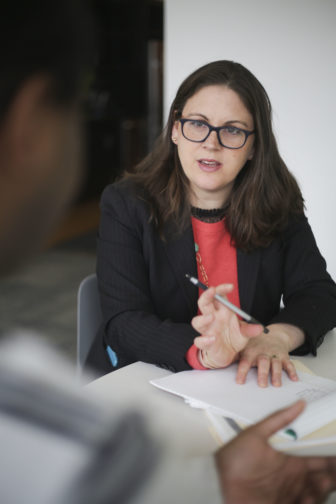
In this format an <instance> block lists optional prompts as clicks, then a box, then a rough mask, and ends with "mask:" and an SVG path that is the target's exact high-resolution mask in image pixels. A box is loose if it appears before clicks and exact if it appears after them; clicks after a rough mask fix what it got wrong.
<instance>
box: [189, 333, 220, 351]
mask: <svg viewBox="0 0 336 504" xmlns="http://www.w3.org/2000/svg"><path fill="white" fill-rule="evenodd" d="M214 341H216V338H215V337H214V336H197V337H196V338H195V339H194V345H195V346H196V347H197V348H198V349H199V350H208V349H209V348H210V347H211V345H212V344H213V343H214Z"/></svg>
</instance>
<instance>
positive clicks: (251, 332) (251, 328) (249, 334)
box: [239, 321, 263, 338]
mask: <svg viewBox="0 0 336 504" xmlns="http://www.w3.org/2000/svg"><path fill="white" fill-rule="evenodd" d="M239 325H240V332H241V333H242V335H243V336H245V337H246V338H255V337H256V336H259V334H261V333H262V331H263V327H262V325H260V324H247V323H246V322H242V321H240V322H239Z"/></svg>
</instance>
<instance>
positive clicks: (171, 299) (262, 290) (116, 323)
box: [87, 181, 336, 373]
mask: <svg viewBox="0 0 336 504" xmlns="http://www.w3.org/2000/svg"><path fill="white" fill-rule="evenodd" d="M101 211H102V214H101V223H100V231H99V238H98V253H97V276H98V285H99V290H100V296H101V304H102V311H103V319H104V323H103V325H102V327H101V329H100V331H99V333H98V334H97V337H96V339H95V341H94V344H93V346H92V348H91V351H90V353H89V357H88V361H87V364H88V365H89V366H90V367H93V368H95V369H96V370H99V371H100V372H101V373H107V372H109V371H111V370H113V367H112V365H111V363H110V361H109V359H108V357H107V353H106V350H105V347H106V345H110V346H111V348H112V349H113V350H114V351H115V352H116V354H117V356H118V365H117V367H121V366H124V365H126V364H130V363H132V362H135V361H139V360H140V361H144V362H150V363H154V364H157V365H159V366H161V367H164V368H167V369H170V370H172V371H181V370H185V369H190V366H189V364H188V363H187V361H186V359H185V354H186V352H187V350H188V348H189V347H190V346H191V345H192V343H193V339H194V338H195V336H196V335H197V333H196V331H195V330H194V329H193V328H192V327H191V325H190V321H191V319H192V318H193V317H194V316H195V315H196V314H197V298H198V289H197V288H196V287H195V286H193V285H192V284H191V283H190V282H189V281H187V280H186V278H185V274H186V273H190V274H191V275H194V276H197V267H196V259H195V250H194V240H193V233H192V227H191V225H190V227H189V228H188V230H187V231H186V232H184V233H183V234H182V235H181V234H180V235H179V236H177V235H176V231H175V229H174V226H173V225H170V226H169V225H167V226H166V228H165V230H164V231H165V236H166V241H163V240H162V239H161V238H160V237H159V236H158V233H157V231H156V229H155V227H154V225H153V224H152V223H150V222H149V210H148V206H147V204H146V203H145V202H144V200H143V199H141V196H140V197H139V195H138V194H137V193H136V190H135V188H134V187H133V186H132V185H131V184H130V182H125V181H123V182H118V183H115V184H113V185H110V186H108V187H107V188H106V189H105V191H104V193H103V196H102V200H101ZM237 263H238V284H239V297H240V303H241V307H242V309H243V310H244V311H246V312H248V313H250V314H251V315H253V316H254V317H255V318H256V319H258V320H260V321H261V322H262V323H264V324H270V323H274V322H285V323H289V324H293V325H295V326H298V327H300V328H301V329H303V331H304V332H305V334H306V339H305V343H304V345H302V347H300V348H298V349H296V351H295V352H293V353H296V354H301V355H302V354H305V353H309V352H312V353H313V354H315V355H316V348H317V347H318V346H319V345H320V344H321V343H322V341H323V336H324V334H325V333H326V332H327V331H329V330H330V329H332V328H333V327H335V326H336V286H335V283H334V282H333V281H332V279H331V278H330V276H329V274H328V273H327V271H326V264H325V261H324V259H323V257H322V256H321V254H320V252H319V250H318V248H317V246H316V243H315V239H314V236H313V234H312V231H311V228H310V226H309V224H308V221H307V219H306V217H304V216H302V217H299V218H295V219H292V220H291V221H290V223H289V225H288V227H287V229H286V230H285V231H284V232H283V233H282V234H281V235H280V236H279V237H278V238H277V239H275V240H274V241H273V242H272V244H271V245H270V246H269V247H267V248H263V249H257V250H255V251H253V252H252V253H244V252H242V251H241V250H237ZM281 299H283V304H284V308H283V309H280V302H281Z"/></svg>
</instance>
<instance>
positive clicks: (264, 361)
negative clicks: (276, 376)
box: [257, 354, 271, 388]
mask: <svg viewBox="0 0 336 504" xmlns="http://www.w3.org/2000/svg"><path fill="white" fill-rule="evenodd" d="M257 367H258V385H259V387H263V388H265V387H267V386H268V375H269V372H270V367H271V360H270V357H269V356H268V355H265V354H261V355H259V356H258V359H257Z"/></svg>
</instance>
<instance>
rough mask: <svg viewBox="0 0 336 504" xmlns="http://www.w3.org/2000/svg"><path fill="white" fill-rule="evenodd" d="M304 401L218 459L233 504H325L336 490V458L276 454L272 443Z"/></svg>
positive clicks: (270, 419) (233, 444)
mask: <svg viewBox="0 0 336 504" xmlns="http://www.w3.org/2000/svg"><path fill="white" fill-rule="evenodd" d="M303 408H304V402H303V401H299V402H297V403H295V404H294V405H292V406H290V407H289V408H287V409H284V410H282V411H279V412H277V413H274V414H273V415H271V416H270V417H268V418H266V419H265V420H263V421H262V422H260V423H258V424H256V425H255V426H253V427H250V428H249V429H246V430H245V431H244V432H242V433H241V434H240V435H239V436H237V437H236V438H235V439H234V440H233V441H231V442H230V443H228V444H227V445H225V446H224V448H222V449H221V450H219V451H218V452H217V454H216V462H217V467H218V471H219V474H220V482H221V485H222V491H223V494H224V496H225V502H226V503H227V504H237V503H243V502H248V503H249V504H275V503H278V502H284V503H286V504H291V503H293V504H294V503H296V504H297V503H303V502H305V499H306V498H309V499H310V500H309V502H312V503H315V502H323V501H324V499H325V498H326V496H327V494H328V493H329V492H330V491H332V490H333V489H335V487H336V461H335V458H330V459H328V458H326V457H325V458H324V457H294V456H290V455H286V454H284V453H281V452H278V451H276V450H274V449H273V448H272V447H271V446H270V445H269V443H268V438H269V437H270V436H271V435H272V434H274V433H275V432H277V431H278V430H279V429H284V428H285V427H286V425H287V424H288V423H290V422H291V421H292V420H294V419H295V418H296V417H297V416H298V415H299V414H300V413H301V412H302V410H303Z"/></svg>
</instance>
